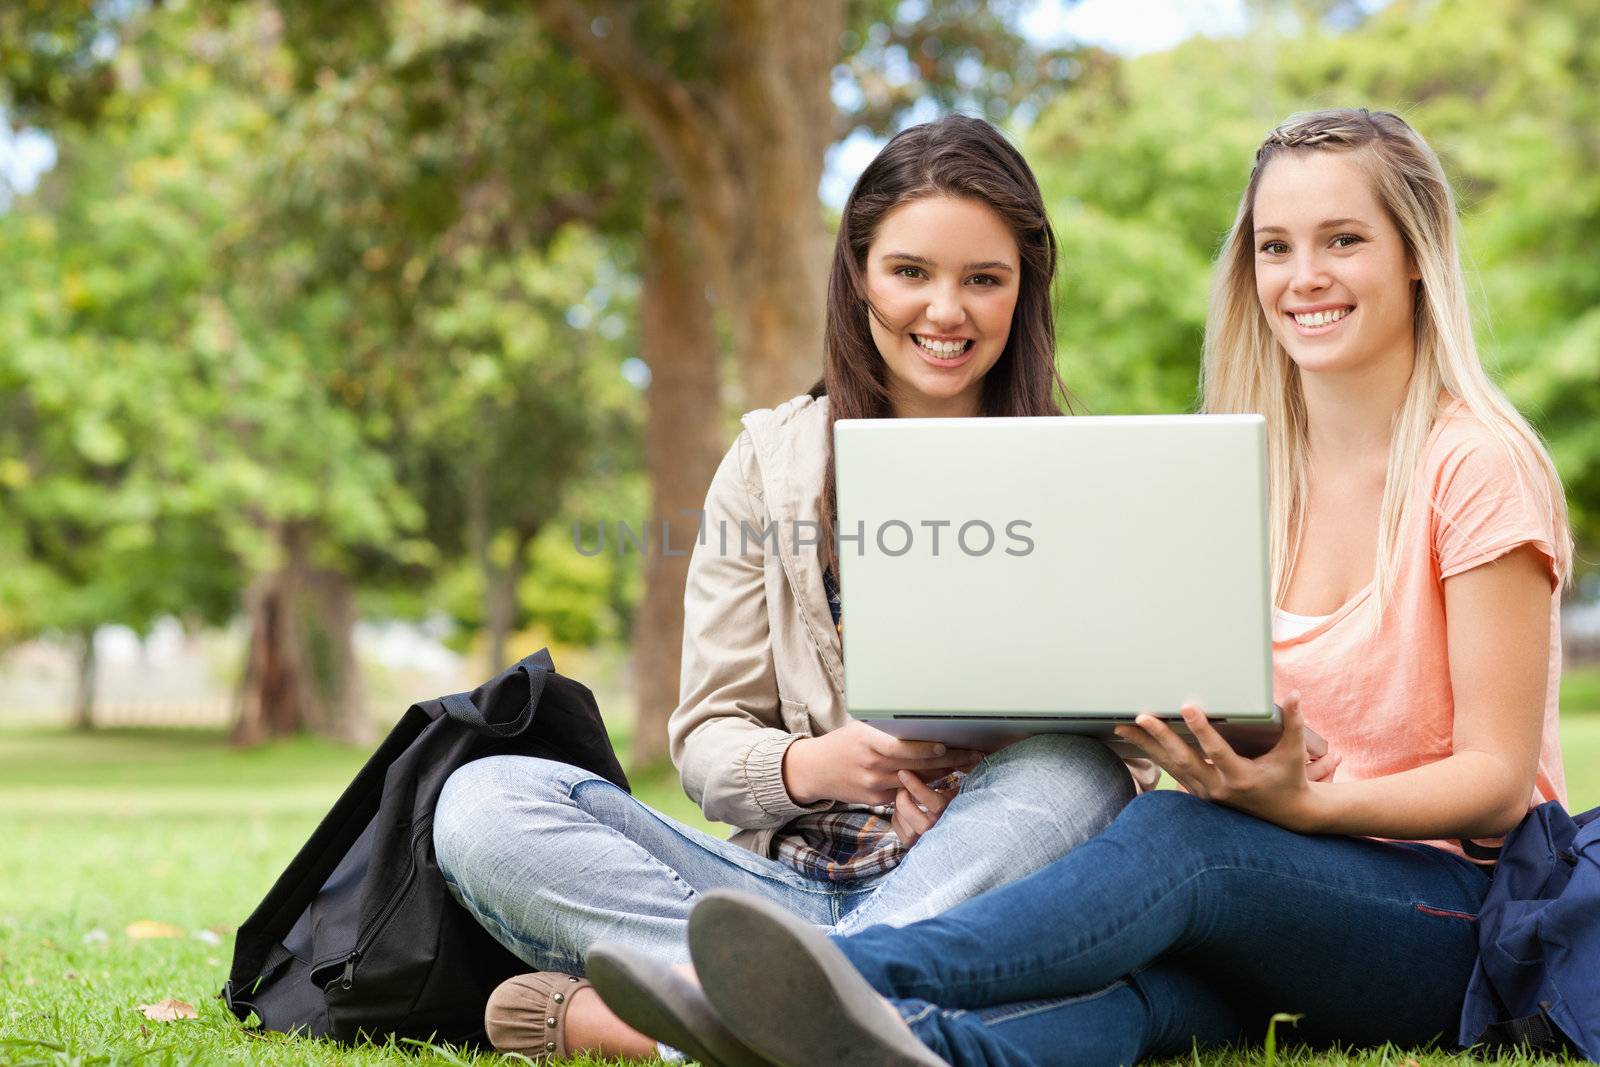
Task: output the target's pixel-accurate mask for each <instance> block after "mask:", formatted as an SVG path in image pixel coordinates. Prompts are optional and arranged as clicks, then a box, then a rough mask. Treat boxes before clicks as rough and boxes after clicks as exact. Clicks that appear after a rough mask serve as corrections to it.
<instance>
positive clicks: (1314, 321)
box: [1294, 308, 1355, 327]
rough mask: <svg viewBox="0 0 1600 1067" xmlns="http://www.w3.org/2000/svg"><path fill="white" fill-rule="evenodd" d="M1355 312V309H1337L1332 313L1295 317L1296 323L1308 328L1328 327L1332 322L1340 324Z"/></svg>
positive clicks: (1315, 313)
mask: <svg viewBox="0 0 1600 1067" xmlns="http://www.w3.org/2000/svg"><path fill="white" fill-rule="evenodd" d="M1354 310H1355V309H1354V308H1335V309H1334V310H1332V311H1313V312H1311V313H1310V314H1309V315H1298V314H1297V315H1295V317H1294V321H1295V322H1297V323H1299V324H1300V325H1301V326H1306V327H1311V326H1326V325H1328V324H1329V323H1331V322H1338V321H1339V320H1340V319H1342V318H1344V317H1345V316H1346V315H1348V314H1350V312H1352V311H1354Z"/></svg>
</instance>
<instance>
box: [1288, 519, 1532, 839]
mask: <svg viewBox="0 0 1600 1067" xmlns="http://www.w3.org/2000/svg"><path fill="white" fill-rule="evenodd" d="M1444 599H1445V618H1446V620H1447V626H1448V641H1449V650H1450V686H1451V689H1452V691H1453V693H1454V695H1455V727H1454V734H1453V739H1452V745H1451V747H1452V750H1453V751H1452V754H1451V755H1450V756H1448V757H1447V758H1445V759H1442V760H1440V761H1438V762H1437V763H1430V764H1428V765H1427V766H1425V767H1418V768H1416V769H1415V770H1410V771H1405V772H1402V773H1400V774H1392V775H1388V776H1386V777H1383V778H1372V779H1368V780H1366V781H1360V782H1341V783H1329V784H1325V785H1318V786H1314V787H1313V788H1312V790H1311V792H1312V796H1313V797H1314V802H1313V808H1312V812H1313V814H1312V816H1311V826H1310V827H1309V828H1310V829H1313V830H1315V831H1317V832H1321V833H1336V834H1371V835H1374V836H1378V837H1393V838H1400V839H1404V840H1426V839H1431V838H1456V837H1498V836H1500V835H1501V834H1504V833H1506V832H1507V831H1508V830H1510V829H1511V828H1512V827H1513V826H1515V825H1516V824H1517V823H1518V822H1519V821H1521V819H1522V817H1523V815H1525V814H1527V810H1528V798H1529V796H1530V795H1531V794H1532V792H1533V779H1534V774H1535V772H1536V771H1537V769H1538V766H1539V739H1540V735H1541V731H1542V727H1543V723H1544V699H1545V685H1546V682H1547V681H1548V675H1549V664H1550V568H1549V564H1548V563H1547V561H1546V560H1545V558H1544V557H1543V556H1542V555H1541V554H1540V553H1539V551H1538V549H1536V548H1534V547H1533V546H1531V545H1523V546H1522V547H1520V548H1517V549H1515V550H1513V551H1511V552H1509V553H1507V554H1506V555H1504V556H1501V557H1500V558H1499V559H1498V560H1495V561H1493V562H1491V563H1486V564H1484V565H1483V566H1481V567H1474V568H1473V569H1472V570H1469V571H1464V572H1462V573H1461V574H1458V575H1455V576H1454V577H1452V578H1447V579H1445V583H1444Z"/></svg>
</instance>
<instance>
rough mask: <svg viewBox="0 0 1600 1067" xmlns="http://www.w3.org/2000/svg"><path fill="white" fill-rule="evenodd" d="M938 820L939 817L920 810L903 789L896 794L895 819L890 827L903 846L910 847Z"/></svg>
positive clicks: (890, 823) (891, 821)
mask: <svg viewBox="0 0 1600 1067" xmlns="http://www.w3.org/2000/svg"><path fill="white" fill-rule="evenodd" d="M936 819H937V816H935V815H932V814H930V813H928V812H926V811H923V810H922V809H921V808H919V807H918V806H917V802H916V800H915V798H913V797H912V796H911V794H910V793H909V792H908V791H906V790H904V789H902V790H900V791H899V792H898V793H896V794H895V798H894V818H892V819H891V820H889V826H890V828H891V829H892V830H894V833H895V836H896V837H898V838H899V839H900V843H901V844H902V845H905V846H907V847H910V846H911V845H912V844H913V843H914V842H915V841H916V839H917V838H919V837H921V836H922V835H923V834H925V833H927V832H928V830H929V829H931V828H932V827H933V824H934V822H935V821H936Z"/></svg>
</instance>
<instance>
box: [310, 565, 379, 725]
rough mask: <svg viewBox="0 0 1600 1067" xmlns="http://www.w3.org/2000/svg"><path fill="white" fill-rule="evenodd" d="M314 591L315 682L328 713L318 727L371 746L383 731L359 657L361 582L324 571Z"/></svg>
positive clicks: (314, 580)
mask: <svg viewBox="0 0 1600 1067" xmlns="http://www.w3.org/2000/svg"><path fill="white" fill-rule="evenodd" d="M308 591H309V593H310V596H309V597H308V598H307V606H308V607H311V608H313V609H314V616H313V618H312V619H311V620H310V621H309V625H308V627H307V629H308V630H309V631H310V633H311V634H312V640H311V645H312V649H313V650H314V653H315V654H314V655H313V656H312V661H313V663H314V665H315V669H314V671H313V681H314V682H315V685H316V688H317V691H318V697H319V699H318V701H317V703H318V705H319V706H320V709H321V711H322V712H323V718H322V720H321V721H320V722H318V723H317V724H316V730H317V732H318V733H321V734H325V735H326V736H328V737H332V738H334V739H335V740H338V741H343V742H345V743H346V744H352V745H370V744H372V742H373V741H374V740H375V739H376V736H377V730H376V727H375V726H374V724H373V722H372V714H371V709H369V708H368V707H367V687H366V680H365V679H364V678H363V677H362V674H361V664H360V661H359V660H358V659H357V658H356V644H355V626H356V619H357V606H356V588H355V583H354V582H352V581H351V580H350V577H349V576H348V575H345V574H341V573H339V572H338V571H334V570H326V569H324V570H318V571H316V572H315V573H314V574H313V577H312V581H311V583H310V588H309V590H308Z"/></svg>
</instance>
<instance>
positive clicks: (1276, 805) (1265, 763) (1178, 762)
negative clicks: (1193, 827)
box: [1116, 693, 1338, 830]
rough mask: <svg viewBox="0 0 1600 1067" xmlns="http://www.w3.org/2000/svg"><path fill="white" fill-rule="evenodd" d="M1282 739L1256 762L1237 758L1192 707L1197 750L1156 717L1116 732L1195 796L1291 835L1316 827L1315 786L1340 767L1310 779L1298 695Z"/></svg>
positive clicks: (1188, 711)
mask: <svg viewBox="0 0 1600 1067" xmlns="http://www.w3.org/2000/svg"><path fill="white" fill-rule="evenodd" d="M1282 707H1283V736H1282V737H1280V738H1279V739H1278V743H1277V745H1275V746H1274V747H1273V749H1272V750H1271V751H1270V752H1266V753H1264V754H1262V755H1260V756H1257V757H1256V758H1255V759H1249V758H1246V757H1244V756H1241V755H1239V754H1238V753H1237V752H1235V751H1234V750H1233V748H1232V746H1230V745H1229V744H1228V742H1227V741H1225V740H1223V738H1222V735H1221V734H1219V733H1217V731H1216V729H1215V728H1214V727H1213V726H1212V725H1211V723H1210V722H1209V721H1208V720H1207V719H1206V717H1205V713H1204V712H1202V711H1201V710H1200V709H1199V708H1197V707H1195V706H1194V705H1192V704H1186V705H1184V707H1183V721H1184V725H1186V726H1188V728H1189V731H1190V733H1192V734H1194V737H1195V740H1196V741H1198V742H1199V743H1200V748H1199V750H1196V749H1195V747H1194V746H1193V745H1190V744H1189V743H1188V742H1187V741H1185V740H1184V739H1183V738H1181V737H1179V736H1178V735H1177V734H1176V733H1175V732H1174V731H1173V730H1172V728H1171V727H1169V726H1168V725H1167V724H1166V723H1164V722H1162V721H1161V720H1160V719H1158V718H1156V717H1155V716H1154V715H1141V716H1139V717H1138V718H1137V719H1136V720H1134V721H1135V724H1136V725H1133V726H1119V727H1117V731H1116V732H1117V736H1119V737H1121V738H1122V739H1123V740H1125V741H1128V742H1130V743H1132V744H1134V745H1136V746H1138V748H1139V749H1140V750H1141V751H1143V752H1144V754H1145V755H1147V756H1149V757H1150V758H1151V759H1152V760H1154V761H1155V762H1156V763H1158V764H1160V765H1161V769H1162V770H1164V771H1166V772H1167V773H1168V774H1170V775H1172V777H1173V778H1174V779H1175V780H1176V781H1177V783H1178V784H1179V785H1181V786H1183V788H1185V789H1187V790H1188V791H1189V792H1191V793H1193V794H1194V795H1195V796H1197V797H1203V798H1204V799H1206V800H1214V801H1216V802H1217V803H1218V804H1226V805H1227V806H1228V807H1230V808H1237V809H1239V810H1240V811H1244V812H1249V813H1250V814H1251V815H1255V816H1257V817H1259V818H1262V819H1266V820H1267V821H1268V822H1273V823H1277V824H1278V825H1279V826H1282V827H1284V828H1285V829H1289V830H1305V829H1309V828H1310V827H1311V826H1312V825H1313V813H1312V810H1311V783H1312V781H1318V780H1322V778H1325V777H1327V776H1330V775H1331V774H1332V773H1333V770H1334V769H1335V768H1337V766H1338V759H1337V757H1334V756H1324V757H1322V758H1321V759H1319V760H1317V761H1316V763H1317V764H1322V763H1324V762H1325V761H1328V760H1330V759H1331V760H1332V761H1333V762H1332V766H1329V767H1326V768H1323V767H1321V766H1318V767H1317V768H1316V771H1315V773H1316V774H1317V775H1319V776H1320V777H1318V778H1313V777H1312V774H1313V772H1312V770H1311V769H1310V768H1309V767H1308V765H1307V753H1306V738H1305V720H1304V719H1303V718H1301V716H1300V694H1298V693H1291V694H1289V696H1287V697H1286V698H1285V699H1284V701H1283V704H1282Z"/></svg>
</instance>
